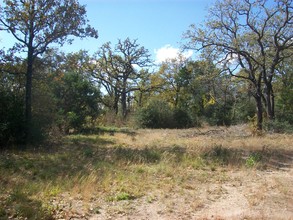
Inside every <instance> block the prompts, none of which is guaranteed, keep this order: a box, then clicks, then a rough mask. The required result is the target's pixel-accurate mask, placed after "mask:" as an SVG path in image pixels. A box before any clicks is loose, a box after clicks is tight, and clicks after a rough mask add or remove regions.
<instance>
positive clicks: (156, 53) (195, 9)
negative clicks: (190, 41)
mask: <svg viewBox="0 0 293 220" xmlns="http://www.w3.org/2000/svg"><path fill="white" fill-rule="evenodd" d="M213 2H214V0H80V3H81V4H83V5H87V7H86V8H87V12H88V19H89V20H90V24H91V25H92V26H94V27H95V28H96V29H97V30H98V31H99V39H97V40H82V41H76V42H75V43H74V44H73V45H72V46H70V47H71V48H74V49H75V48H78V47H80V46H83V47H84V48H83V49H86V50H90V51H93V50H94V51H95V50H97V48H98V47H99V46H101V45H102V44H103V43H105V42H107V41H111V42H112V44H115V43H116V42H117V40H118V39H122V40H123V39H126V38H127V37H129V38H130V39H138V43H139V44H140V45H141V46H144V47H145V48H146V49H148V50H149V52H150V53H151V54H152V56H153V58H154V59H160V60H162V59H164V57H165V56H171V57H172V56H174V54H175V53H176V52H177V51H178V49H179V47H180V42H181V41H182V39H181V38H182V34H183V32H185V31H186V30H187V29H188V27H189V25H191V24H192V23H197V24H199V23H200V22H202V21H203V20H204V18H205V16H206V14H207V7H209V6H210V5H211V4H212V3H213ZM68 49H69V47H68ZM189 54H190V52H189Z"/></svg>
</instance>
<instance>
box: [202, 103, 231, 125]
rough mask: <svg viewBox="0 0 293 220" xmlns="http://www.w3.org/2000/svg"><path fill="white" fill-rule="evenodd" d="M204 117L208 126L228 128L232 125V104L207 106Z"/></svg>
mask: <svg viewBox="0 0 293 220" xmlns="http://www.w3.org/2000/svg"><path fill="white" fill-rule="evenodd" d="M204 116H205V117H206V120H207V122H208V123H209V124H210V125H226V126H229V125H231V124H232V102H230V103H226V104H220V103H216V104H214V105H209V106H207V108H206V109H205V112H204Z"/></svg>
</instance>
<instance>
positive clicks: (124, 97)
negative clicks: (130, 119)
mask: <svg viewBox="0 0 293 220" xmlns="http://www.w3.org/2000/svg"><path fill="white" fill-rule="evenodd" d="M126 80H127V79H126V77H124V79H123V86H122V93H121V107H122V117H123V119H125V118H126V116H127V92H126V87H127V81H126Z"/></svg>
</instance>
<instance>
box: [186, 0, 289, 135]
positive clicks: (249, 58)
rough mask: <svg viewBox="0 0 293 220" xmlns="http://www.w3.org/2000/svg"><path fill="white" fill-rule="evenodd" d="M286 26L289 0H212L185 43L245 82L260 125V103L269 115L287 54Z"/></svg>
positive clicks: (190, 31) (261, 115)
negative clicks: (250, 89) (200, 24)
mask: <svg viewBox="0 0 293 220" xmlns="http://www.w3.org/2000/svg"><path fill="white" fill-rule="evenodd" d="M292 28H293V13H292V0H276V1H274V2H273V1H268V0H243V1H242V0H241V1H240V0H237V1H234V0H223V1H217V2H216V3H215V6H214V7H212V8H211V9H210V11H209V18H208V19H207V22H206V23H205V26H203V27H195V25H192V26H191V27H190V29H189V30H188V31H187V32H186V33H185V38H186V39H188V40H189V42H188V43H187V44H186V45H185V46H186V48H189V49H190V48H193V49H196V50H201V51H204V52H205V53H207V54H208V55H209V56H212V57H213V59H215V60H216V61H217V62H218V64H219V65H221V66H222V68H223V69H224V70H225V71H228V72H229V73H230V75H231V76H234V77H238V78H242V79H245V80H248V81H249V82H250V84H251V85H252V87H253V96H254V98H255V100H256V105H257V118H258V120H257V126H258V129H259V130H261V129H262V122H263V102H264V104H265V106H266V111H267V115H268V117H269V119H274V117H275V111H274V90H273V82H274V78H275V76H276V70H277V68H278V66H279V65H280V64H281V63H282V62H284V61H285V60H286V59H287V58H288V57H289V56H290V55H291V54H290V53H288V51H289V50H290V49H291V48H292V47H293V34H292ZM240 69H242V71H241V74H238V73H239V70H240Z"/></svg>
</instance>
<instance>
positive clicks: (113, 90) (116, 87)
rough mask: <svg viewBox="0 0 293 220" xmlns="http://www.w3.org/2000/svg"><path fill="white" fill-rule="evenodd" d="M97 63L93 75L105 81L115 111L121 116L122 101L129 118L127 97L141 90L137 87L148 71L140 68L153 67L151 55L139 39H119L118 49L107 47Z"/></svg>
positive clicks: (100, 51)
mask: <svg viewBox="0 0 293 220" xmlns="http://www.w3.org/2000/svg"><path fill="white" fill-rule="evenodd" d="M96 60H97V62H96V65H94V67H93V68H94V69H93V70H92V72H93V75H94V76H95V77H96V78H97V79H98V80H99V81H100V82H101V84H102V85H103V86H104V88H105V89H106V91H107V93H108V95H109V96H110V97H111V98H112V100H113V101H112V108H113V109H114V111H115V113H116V114H117V113H118V102H119V100H121V106H122V116H123V118H126V116H127V113H128V112H127V98H128V97H127V95H129V94H130V93H131V92H133V91H136V90H139V89H140V88H139V87H138V86H137V85H138V81H139V80H140V79H141V77H142V75H141V74H143V73H147V72H145V71H137V70H136V68H144V67H148V66H149V65H150V64H151V60H150V54H149V51H148V50H147V49H145V48H144V47H141V46H140V45H139V44H138V43H137V40H133V41H132V40H130V39H129V38H127V39H126V40H124V41H122V40H118V43H117V44H116V45H115V47H114V48H111V43H110V42H108V43H106V44H104V45H103V46H102V47H101V48H100V50H99V51H98V52H97V59H96Z"/></svg>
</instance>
